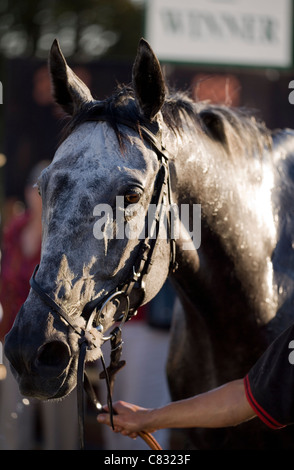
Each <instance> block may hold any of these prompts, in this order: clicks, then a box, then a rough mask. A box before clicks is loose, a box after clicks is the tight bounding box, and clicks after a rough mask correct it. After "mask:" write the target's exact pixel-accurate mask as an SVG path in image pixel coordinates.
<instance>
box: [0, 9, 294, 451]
mask: <svg viewBox="0 0 294 470" xmlns="http://www.w3.org/2000/svg"><path fill="white" fill-rule="evenodd" d="M254 3H255V4H257V6H256V5H254ZM244 5H246V8H247V10H246V9H245V6H244ZM239 7H240V8H239ZM292 7H293V2H292V0H283V1H281V2H276V0H268V1H266V2H265V1H264V0H257V2H253V1H251V0H250V1H249V0H248V1H247V2H244V1H243V0H232V1H230V2H227V1H224V0H182V1H181V0H170V1H168V0H111V1H109V0H75V1H74V2H73V1H72V0H71V1H70V0H26V1H23V0H0V81H1V83H2V97H1V102H2V104H0V123H1V125H0V213H1V226H0V228H1V231H0V235H1V240H2V247H3V249H2V255H3V259H4V252H5V250H8V253H9V256H8V261H6V268H5V269H6V271H5V272H7V273H8V274H7V277H6V279H4V281H3V279H2V286H3V283H4V285H5V282H6V290H5V294H2V297H1V299H0V300H1V302H2V306H3V304H7V305H8V306H7V307H6V309H8V310H9V308H10V307H9V306H10V305H11V302H12V298H13V299H14V303H15V308H14V309H12V310H13V311H12V312H11V313H10V317H13V315H15V310H18V308H19V305H18V303H17V301H16V300H17V299H18V302H19V303H20V305H21V303H22V301H23V300H22V298H25V297H26V290H27V285H26V288H25V289H24V288H23V289H21V288H19V290H20V292H19V296H18V297H17V295H16V294H15V292H11V293H10V296H9V295H8V287H7V286H8V285H11V283H10V284H9V270H10V272H11V271H12V274H11V273H10V275H11V276H13V278H15V276H16V273H17V269H19V271H21V270H23V266H24V264H23V261H22V258H21V254H20V249H19V250H18V251H17V253H14V251H13V250H14V247H15V246H16V245H17V243H18V239H17V238H16V234H19V232H20V229H21V228H22V227H24V226H25V223H26V222H27V219H26V218H25V219H24V218H22V217H23V216H24V214H26V211H27V210H28V208H29V207H31V206H30V204H31V202H32V200H31V199H30V198H29V197H28V193H27V186H28V185H30V184H31V183H32V174H34V175H36V172H37V171H39V170H40V169H41V167H42V165H43V164H44V162H47V163H48V162H50V161H51V160H52V158H53V156H54V152H55V150H56V148H57V146H58V141H59V135H60V131H61V129H62V118H63V116H62V114H61V112H60V110H59V109H58V108H57V107H56V106H55V104H54V102H53V100H52V97H51V88H50V79H49V75H48V71H47V59H48V52H49V49H50V47H51V44H52V42H53V40H54V39H55V38H58V40H59V42H60V45H61V48H62V51H63V53H64V55H65V57H66V59H67V61H68V63H69V65H70V66H71V67H72V68H73V69H74V70H75V72H76V73H77V74H78V75H79V76H80V77H81V78H82V79H83V80H84V81H85V82H86V84H87V85H88V86H89V88H90V89H91V91H92V94H93V96H94V97H95V98H97V99H104V98H105V97H107V96H108V95H110V94H111V93H112V91H113V89H114V88H115V87H116V85H117V84H118V83H129V82H130V81H131V70H132V64H133V60H134V57H135V54H136V49H137V44H138V41H139V39H140V37H142V36H144V37H146V38H147V39H148V41H149V42H150V44H151V46H152V47H154V50H155V52H156V53H158V56H159V58H160V59H161V62H162V65H163V69H164V72H165V75H166V77H167V81H168V83H169V84H170V86H171V87H174V88H178V89H183V90H185V91H188V92H189V93H190V95H191V96H192V97H193V99H195V100H210V101H212V102H214V103H223V104H227V105H230V106H241V107H248V108H250V109H252V110H253V112H254V113H255V114H256V116H257V117H258V118H260V119H262V120H264V121H265V123H266V124H267V126H268V127H270V128H276V127H293V126H294V106H293V105H291V104H290V102H289V93H290V91H291V89H289V83H290V81H291V80H292V79H294V73H293V60H292V59H293V47H292V46H293V34H292V29H293V28H292V26H293V16H292V15H293V8H292ZM238 8H239V9H238ZM250 8H252V11H250ZM256 8H257V11H256ZM238 15H239V16H238ZM271 15H272V16H271ZM283 21H284V22H286V26H287V28H283V27H282V26H283V23H282V22H283ZM222 27H224V28H225V27H226V29H225V33H224V35H223V36H225V42H223V43H222V42H221V39H222ZM185 28H186V30H185ZM284 33H285V35H284ZM282 34H283V37H282ZM172 35H173V36H172ZM181 35H182V36H184V35H185V38H184V40H183V43H182V46H181V39H182V38H181ZM201 35H202V36H201ZM217 35H219V37H217ZM200 36H201V37H200ZM213 38H214V39H215V41H216V44H218V46H215V45H214V43H213V42H212V39H213ZM169 39H170V46H169ZM241 40H243V43H245V42H246V41H247V43H246V44H245V46H248V44H249V43H250V47H253V46H254V41H256V43H257V42H258V41H260V43H263V44H262V47H264V46H265V45H266V46H270V43H271V41H272V44H273V45H272V47H273V49H272V50H273V54H272V60H271V53H270V49H269V47H268V48H267V50H265V49H264V54H263V52H262V51H263V49H262V48H261V53H260V54H261V55H260V56H258V53H256V54H255V53H253V52H252V63H251V61H250V57H251V55H250V51H249V55H248V53H247V56H246V54H245V56H244V57H245V59H244V57H243V55H242V50H241V47H242V44H241V42H240V41H241ZM173 41H176V43H177V45H178V49H179V48H180V49H179V50H177V51H176V50H174V46H173V44H174V43H173ZM197 41H198V42H197ZM238 41H239V42H240V44H241V45H240V50H239V49H238V47H239V46H238V44H239V42H238ZM265 43H266V44H265ZM207 45H210V49H208V52H209V53H211V51H213V54H211V58H209V57H208V56H207V57H206V58H205V47H206V46H207ZM237 46H238V47H237ZM276 46H279V47H280V49H277V47H276ZM168 47H169V49H168ZM181 47H182V49H181ZM230 47H232V51H233V49H234V55H232V57H231V59H230V57H229V58H228V57H224V54H223V51H224V49H226V48H227V49H228V50H229V48H230ZM256 47H258V44H256ZM187 48H189V50H190V49H191V50H190V52H189V54H188V52H187V50H186V49H187ZM173 50H174V56H173ZM255 50H256V51H257V49H255ZM181 51H182V57H181ZM252 51H253V49H252ZM280 51H281V55H280V56H279V53H280ZM200 52H201V54H200ZM239 52H240V58H239V60H238V54H239ZM265 55H266V57H267V59H266V60H264V57H265ZM253 57H254V60H253ZM279 58H280V60H279ZM38 165H39V166H38ZM36 213H37V217H38V208H36ZM15 220H17V222H15ZM38 220H39V219H38ZM20 221H21V222H20ZM35 226H37V229H36V230H37V231H34V232H33V233H34V234H35V235H27V237H28V236H29V237H30V238H29V240H31V241H33V243H32V247H31V248H30V247H29V243H28V244H27V245H25V250H27V252H29V254H31V255H32V256H31V259H30V262H29V263H27V268H26V272H25V273H24V272H22V273H21V276H22V277H20V284H21V286H22V287H23V286H24V284H25V279H26V276H27V277H29V276H30V274H31V271H30V270H31V266H32V265H33V263H34V262H35V260H36V259H38V256H39V243H40V233H39V232H38V230H39V228H40V227H39V225H38V221H37V222H36V223H35ZM28 233H30V232H28ZM7 234H8V235H7ZM5 237H6V238H5ZM13 237H15V238H13ZM27 239H28V238H27ZM9 242H10V245H9ZM19 243H20V242H19ZM7 246H9V249H7ZM9 250H10V251H9ZM27 258H28V253H26V259H27ZM11 260H14V261H13V263H12V261H11ZM7 266H8V267H7ZM12 268H13V269H12ZM2 278H3V269H2ZM14 287H15V286H14ZM169 289H170V287H169V286H166V290H165V289H163V291H162V294H161V297H159V298H158V299H157V300H156V301H155V302H157V304H155V305H161V308H160V312H161V313H162V315H161V318H159V319H158V308H156V307H154V306H152V305H151V306H150V307H148V308H149V310H148V312H147V314H146V312H145V314H142V318H148V327H149V328H150V327H151V328H153V330H152V332H154V331H155V332H156V334H159V336H160V337H159V338H157V340H154V341H158V344H160V345H161V347H162V348H164V354H161V356H162V359H163V360H164V358H165V352H166V349H167V343H168V328H169V324H170V317H171V311H172V307H173V303H172V302H171V301H170V299H173V295H172V294H171V292H170V290H169ZM2 291H3V287H2ZM167 299H168V300H169V302H167ZM153 312H155V314H154V313H153ZM4 313H5V312H4ZM144 315H145V316H144ZM156 315H157V317H156ZM0 316H1V314H0ZM2 316H3V312H2ZM158 332H160V333H158ZM3 335H4V333H2V337H3ZM161 335H162V336H163V337H162V336H161ZM148 341H150V339H148ZM155 349H156V348H154V350H155ZM162 367H164V366H162ZM139 368H140V367H139ZM141 369H142V367H141ZM5 380H6V382H7V378H6V379H5ZM5 380H4V381H2V382H5ZM136 380H137V381H139V379H138V378H137V377H136ZM5 387H6V388H5ZM9 387H10V388H9ZM9 387H8V386H7V385H5V386H3V383H2V385H1V387H0V399H1V400H2V407H3V406H4V408H5V409H6V410H7V413H8V415H6V417H5V418H3V420H4V421H3V420H2V428H0V444H1V442H2V447H3V448H37V447H38V446H39V447H41V448H42V446H43V447H46V446H47V448H48V447H49V448H50V447H51V448H54V446H57V447H58V444H56V443H55V441H54V439H53V440H52V439H51V440H50V439H49V438H48V439H49V441H50V443H49V444H48V443H47V444H44V440H46V437H44V436H46V433H45V431H44V430H43V431H42V426H44V424H42V419H43V418H41V417H40V416H41V415H42V413H41V412H40V409H39V408H40V406H39V405H35V411H34V413H33V414H30V416H29V417H28V418H27V419H29V420H30V423H32V420H33V425H32V428H33V431H32V433H33V436H34V437H33V438H32V439H31V438H30V439H31V440H29V442H25V443H24V441H22V437H18V438H16V437H15V433H16V432H17V433H19V431H16V427H15V426H14V424H13V423H14V421H13V419H16V418H18V417H19V415H20V410H21V412H22V413H23V410H24V409H25V406H26V405H27V403H26V402H23V399H22V398H21V397H16V395H14V392H13V393H12V392H9V390H12V387H13V385H11V383H10V382H9ZM159 387H163V388H162V390H163V389H164V391H163V393H162V396H161V397H160V400H162V401H163V402H164V401H165V400H166V399H167V396H166V391H165V384H164V385H162V384H161V382H160V383H159ZM7 390H8V391H7ZM15 393H16V392H15ZM7 394H10V396H14V398H13V400H12V402H10V403H9V405H7V402H5V399H6V398H7ZM120 398H121V397H120ZM124 398H125V399H128V400H132V397H129V396H126V397H124ZM155 398H156V397H155ZM156 399H157V398H156ZM141 403H142V402H141ZM156 404H157V405H158V404H160V403H159V398H158V401H157V402H156V403H155V406H156ZM31 408H32V407H31ZM68 409H69V410H70V409H72V408H71V407H69V408H68ZM58 413H59V412H57V414H58ZM66 413H70V411H66ZM66 413H65V417H66V416H68V414H66ZM32 416H33V417H32ZM52 416H53V414H52V413H51V418H52ZM65 419H66V418H65ZM5 420H6V421H5ZM57 422H58V419H57V418H56V420H55V422H54V423H53V424H52V423H51V424H50V426H51V431H50V432H51V434H52V433H53V434H54V433H55V434H56V432H57V431H56V429H57V424H56V423H57ZM3 423H4V424H3ZM25 423H27V422H26V421H25ZM91 423H92V421H91V419H90V418H89V423H88V424H89V429H92V427H91V426H92V424H91ZM26 426H27V424H25V425H24V429H28V428H27V427H26ZM93 426H94V425H93ZM6 428H9V429H10V431H9V432H10V433H11V435H12V436H14V437H11V436H10V437H7V436H6V434H5V433H6ZM18 429H21V428H18ZM93 429H94V430H93V431H89V438H88V439H89V442H91V446H93V448H109V445H110V444H108V443H107V444H106V443H105V442H106V441H107V439H108V438H104V436H102V434H101V433H102V431H101V429H100V428H99V429H97V428H96V427H94V428H93ZM49 434H50V433H49ZM51 434H50V435H51ZM40 436H41V437H40ZM1 439H2V441H1ZM42 439H43V441H42ZM73 439H75V436H74V437H73ZM66 445H71V444H68V443H66V444H64V446H65V447H66ZM117 445H123V444H117ZM167 445H170V444H167Z"/></svg>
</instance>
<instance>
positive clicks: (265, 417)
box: [244, 375, 285, 429]
mask: <svg viewBox="0 0 294 470" xmlns="http://www.w3.org/2000/svg"><path fill="white" fill-rule="evenodd" d="M244 386H245V393H246V398H247V400H248V403H249V405H250V406H251V408H252V409H253V410H254V411H255V413H256V414H257V416H258V417H259V418H260V419H261V420H262V421H263V422H264V423H265V424H266V425H267V426H268V427H270V428H272V429H280V428H284V427H285V425H284V424H281V423H279V422H278V421H276V420H275V419H274V418H273V417H272V416H271V415H270V414H269V413H267V412H266V411H265V410H264V409H263V408H262V406H260V405H259V403H258V402H257V401H256V399H255V398H254V396H253V394H252V391H251V387H250V382H249V378H248V375H246V377H245V378H244Z"/></svg>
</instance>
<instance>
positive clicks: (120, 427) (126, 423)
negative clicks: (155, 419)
mask: <svg viewBox="0 0 294 470" xmlns="http://www.w3.org/2000/svg"><path fill="white" fill-rule="evenodd" d="M113 408H114V410H115V414H114V416H113V424H114V432H119V433H121V434H122V435H124V436H129V437H131V438H133V439H135V438H136V437H137V436H138V433H139V432H141V431H143V430H144V431H147V432H152V431H153V430H152V431H151V429H149V427H148V417H149V414H150V410H149V409H147V408H142V407H140V406H137V405H133V404H131V403H126V402H123V401H118V402H116V403H114V404H113ZM104 410H105V411H106V413H101V414H99V415H98V417H97V420H98V422H99V423H104V424H107V425H108V426H111V423H110V415H109V413H108V411H109V410H108V408H107V407H104Z"/></svg>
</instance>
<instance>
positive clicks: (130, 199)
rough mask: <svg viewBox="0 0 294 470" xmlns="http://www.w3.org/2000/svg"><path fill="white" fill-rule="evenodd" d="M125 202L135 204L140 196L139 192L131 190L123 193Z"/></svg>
mask: <svg viewBox="0 0 294 470" xmlns="http://www.w3.org/2000/svg"><path fill="white" fill-rule="evenodd" d="M124 197H125V202H126V203H127V204H137V202H139V201H140V198H141V194H139V193H137V192H135V191H131V192H129V193H127V194H125V196H124Z"/></svg>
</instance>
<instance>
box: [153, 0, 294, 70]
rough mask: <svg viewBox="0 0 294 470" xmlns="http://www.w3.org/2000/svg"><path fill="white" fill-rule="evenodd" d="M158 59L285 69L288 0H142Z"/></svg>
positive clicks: (289, 38) (288, 59)
mask: <svg viewBox="0 0 294 470" xmlns="http://www.w3.org/2000/svg"><path fill="white" fill-rule="evenodd" d="M146 39H147V40H148V41H149V42H150V45H151V46H152V48H153V49H154V51H155V53H156V54H157V55H158V57H159V59H160V60H162V61H171V62H189V63H202V64H234V65H245V66H260V67H264V66H266V67H289V66H291V64H292V0H146Z"/></svg>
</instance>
